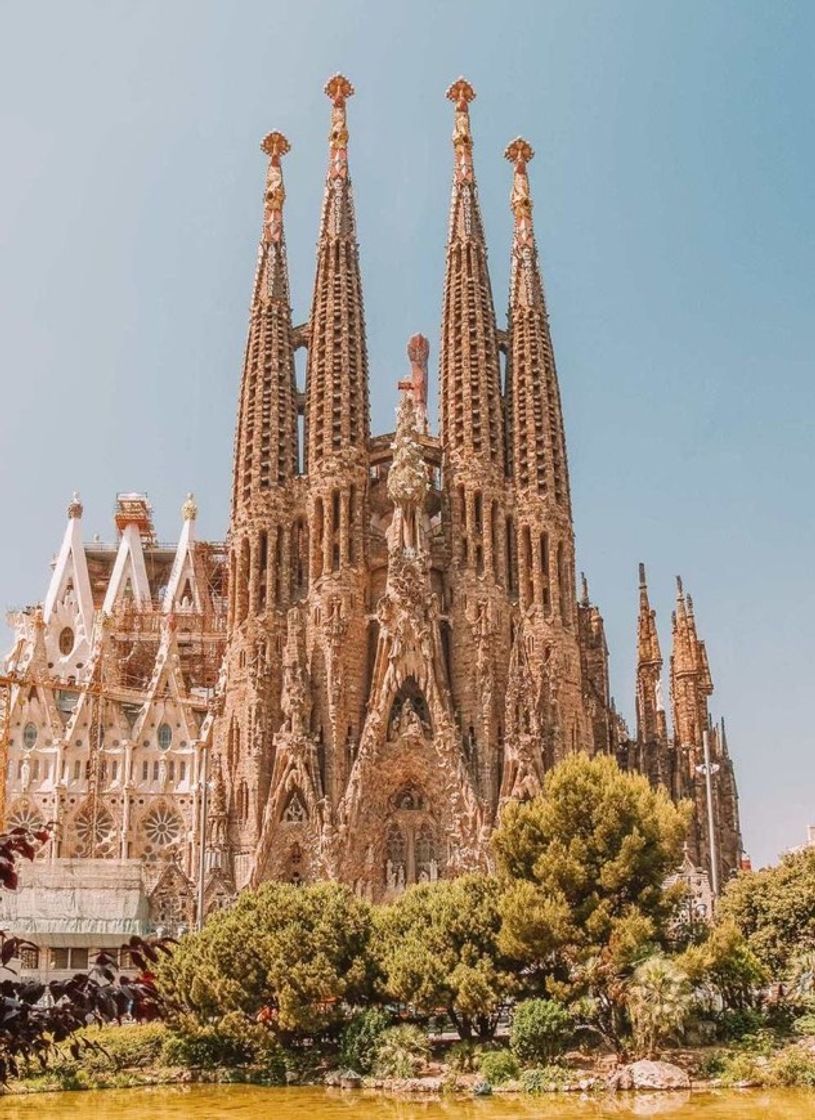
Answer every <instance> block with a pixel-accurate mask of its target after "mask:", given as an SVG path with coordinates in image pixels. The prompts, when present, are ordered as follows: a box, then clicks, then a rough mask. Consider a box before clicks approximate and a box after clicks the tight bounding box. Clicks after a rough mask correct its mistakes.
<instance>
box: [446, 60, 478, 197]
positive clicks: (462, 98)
mask: <svg viewBox="0 0 815 1120" xmlns="http://www.w3.org/2000/svg"><path fill="white" fill-rule="evenodd" d="M446 97H447V100H448V101H452V102H453V103H454V105H455V107H456V119H455V124H454V125H453V147H454V148H455V152H456V182H457V183H463V182H468V181H470V180H472V177H473V137H472V133H471V132H470V110H469V108H468V105H469V103H470V102H471V101H475V90H474V89H473V87H472V86H471V85H470V83H469V82H468V81H467V79H466V78H457V79H456V80H455V81H454V82H453V84H452V85H451V86H450V88H449V89H448V90H447V94H446Z"/></svg>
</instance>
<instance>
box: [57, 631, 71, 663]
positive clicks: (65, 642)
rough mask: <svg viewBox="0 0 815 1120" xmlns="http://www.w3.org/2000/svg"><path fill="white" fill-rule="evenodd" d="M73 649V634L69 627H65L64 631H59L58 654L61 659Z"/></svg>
mask: <svg viewBox="0 0 815 1120" xmlns="http://www.w3.org/2000/svg"><path fill="white" fill-rule="evenodd" d="M73 648H74V632H73V630H72V629H71V627H70V626H66V627H65V629H64V630H62V631H60V635H59V652H60V653H61V654H62V655H63V657H67V656H68V654H69V653H70V652H71V650H72V649H73Z"/></svg>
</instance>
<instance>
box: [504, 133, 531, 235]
mask: <svg viewBox="0 0 815 1120" xmlns="http://www.w3.org/2000/svg"><path fill="white" fill-rule="evenodd" d="M534 158H535V153H534V151H533V149H532V145H531V144H530V143H529V142H528V141H527V140H524V139H523V137H522V136H516V138H515V139H514V140H513V141H511V143H509V144H508V145H507V147H506V150H505V152H504V159H507V160H509V162H510V163H511V164H512V165H513V167H514V168H515V174H514V176H513V179H512V194H511V196H510V208H511V210H512V213H513V214H514V215H515V232H516V235H517V234H521V235H522V236H523V237H524V239H529V238H530V237H531V236H532V224H531V223H532V196H531V194H530V193H529V176H528V175H527V173H526V165H527V164H528V163H529V161H530V160H531V159H534Z"/></svg>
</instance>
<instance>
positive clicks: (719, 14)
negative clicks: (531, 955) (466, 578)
mask: <svg viewBox="0 0 815 1120" xmlns="http://www.w3.org/2000/svg"><path fill="white" fill-rule="evenodd" d="M0 21H1V23H0V25H2V27H3V29H4V30H3V36H2V43H0V136H1V137H2V151H3V155H4V160H3V173H2V175H0V377H1V378H2V396H0V477H1V478H2V480H3V489H4V501H3V517H2V525H3V531H2V538H0V604H2V605H3V606H19V605H22V604H24V603H29V602H33V601H36V600H39V599H41V598H42V597H43V596H44V594H45V590H46V586H47V581H48V576H49V568H48V565H49V561H50V558H51V557H52V555H53V553H54V552H55V551H56V549H57V547H58V545H59V541H60V538H61V535H62V532H63V528H64V519H65V506H66V503H67V501H68V498H69V495H70V492H71V490H72V489H78V490H79V491H80V492H81V494H82V498H83V501H84V504H85V521H84V528H85V532H86V536H87V537H90V535H92V534H93V533H96V532H98V533H100V534H101V535H102V537H103V538H104V539H112V536H113V525H112V511H113V502H114V497H115V494H116V492H117V491H119V490H146V491H147V492H148V493H149V495H150V499H151V501H152V503H153V506H154V510H155V518H156V523H157V527H158V532H159V536H160V537H161V538H162V539H174V538H175V536H176V535H177V533H178V531H179V527H180V514H179V508H180V505H181V502H182V500H183V497H184V494H185V493H186V491H188V490H194V491H195V493H196V495H197V497H198V501H199V505H200V509H201V513H200V520H199V527H200V532H201V534H202V535H208V536H211V537H218V538H220V537H222V536H223V535H224V533H225V530H226V524H227V517H228V494H229V478H230V469H231V451H232V437H233V429H234V416H235V407H236V400H237V389H238V382H239V377H240V367H241V359H242V350H243V345H244V336H245V330H246V322H247V307H248V300H249V294H250V289H251V281H252V275H253V272H254V263H255V254H256V245H257V239H258V234H259V231H260V221H261V200H262V191H263V178H264V157H263V156H262V155H261V153H260V151H259V147H258V144H259V141H260V138H261V137H262V136H263V135H264V134H265V133H266V132H268V131H269V130H270V129H272V128H280V129H281V130H282V131H284V132H285V133H286V135H287V136H288V137H289V139H290V140H291V142H292V148H293V150H292V153H291V155H290V156H288V157H287V159H286V161H285V165H284V174H285V178H286V187H287V193H288V197H287V202H286V215H285V220H286V235H287V242H288V251H289V264H290V269H291V279H292V289H293V302H294V315H295V321H296V322H301V321H303V320H305V319H306V318H307V315H308V302H309V297H310V291H311V284H312V280H313V270H314V245H315V241H316V236H317V222H318V212H319V205H320V198H321V193H322V181H323V176H324V172H325V162H326V138H327V132H328V122H329V103H328V101H327V99H326V98H325V97H324V96H323V94H322V87H323V84H324V82H325V80H326V78H327V77H328V76H329V75H330V74H332V73H334V72H335V71H337V70H342V71H343V72H344V73H346V74H347V75H348V77H349V78H350V79H351V81H352V82H353V83H354V85H355V86H356V90H357V95H356V96H355V97H354V98H353V100H352V101H351V102H350V103H349V125H350V136H351V138H350V147H349V153H350V166H351V174H352V178H353V182H354V190H355V198H356V208H357V219H358V228H359V238H360V244H361V258H362V272H363V283H364V286H365V299H366V319H367V327H368V347H369V354H370V361H371V402H372V427H373V430H374V431H375V432H376V431H386V430H390V429H391V428H392V426H393V416H394V407H395V403H396V390H395V382H396V380H397V379H398V378H399V377H400V376H402V375H403V374H404V371H405V368H406V359H405V344H406V341H407V338H408V337H409V335H410V334H412V333H414V332H416V331H421V332H423V333H424V334H426V335H427V336H428V337H429V339H430V342H431V369H432V370H433V378H432V385H431V397H433V398H435V395H436V392H437V387H436V377H435V363H436V361H437V358H438V330H439V320H440V313H441V282H442V270H443V261H444V242H445V235H446V222H447V206H448V200H449V183H450V173H451V148H450V131H451V126H452V108H451V106H450V105H449V103H448V102H446V101H445V99H444V91H445V89H446V87H447V85H448V84H449V83H450V82H451V81H452V80H453V79H454V78H456V77H457V76H458V75H459V74H464V75H466V77H468V78H469V79H470V81H471V82H472V83H473V85H474V86H475V88H476V90H477V93H478V98H477V100H476V102H475V103H474V105H473V106H472V108H471V115H472V123H473V132H474V137H475V165H476V174H477V178H478V182H479V189H480V196H481V205H482V210H483V213H484V222H485V227H486V231H487V237H488V240H489V245H490V265H491V272H492V282H493V289H494V295H495V303H496V309H497V311H498V314H499V320H503V316H504V309H505V307H506V301H507V276H508V263H509V248H510V235H511V227H512V218H511V214H510V212H509V206H508V199H509V190H510V185H511V170H510V167H509V165H508V164H507V163H506V162H505V161H504V160H503V159H502V158H501V155H502V152H503V149H504V147H505V145H506V144H507V142H508V141H509V140H510V139H511V138H513V137H514V136H516V135H518V134H519V133H520V134H522V135H524V136H526V138H527V139H528V140H530V142H531V143H532V145H533V146H534V148H535V149H536V151H537V157H536V159H535V160H534V162H533V163H532V164H531V165H530V179H531V185H532V190H533V196H534V199H535V204H536V206H535V224H536V232H537V237H538V243H539V247H540V251H541V257H542V262H543V268H544V274H545V277H544V278H545V283H546V288H547V297H548V303H549V312H550V316H551V321H552V330H553V336H554V343H555V350H556V354H557V361H558V371H559V376H560V384H561V390H562V394H563V401H564V412H565V419H566V432H567V440H568V446H569V461H570V469H571V480H572V499H573V506H574V518H575V531H576V536H577V559H578V567H579V568H581V569H584V570H585V571H586V572H587V574H588V576H589V581H590V586H591V593H592V597H593V599H595V600H596V601H597V602H598V604H599V605H600V607H601V609H602V611H603V613H604V615H605V619H606V625H607V631H608V640H609V646H610V650H611V667H612V684H613V690H614V692H615V695H616V697H617V702H618V706H619V707H620V708H621V710H622V711H623V712H624V713H625V715H626V716H627V717H628V718H629V720H630V721H631V722H632V723H633V669H634V654H635V623H636V611H637V591H636V588H637V562H638V561H640V560H643V561H645V563H646V564H647V567H648V574H649V584H650V589H651V599H652V603H653V605H654V606H655V607H656V609H657V612H658V623H659V626H660V636H661V640H662V652H663V656H664V657H665V660H666V666H667V659H668V656H669V653H670V612H671V609H672V606H673V597H674V576H675V574H676V573H681V574H682V575H683V577H684V579H685V584H686V586H687V588H688V589H689V590H690V591H691V593H692V594H693V597H694V602H695V606H696V614H697V620H698V624H699V628H700V632H701V635H702V637H704V638H705V639H706V641H707V646H708V653H709V657H710V663H711V668H712V671H713V677H714V683H715V685H716V691H715V693H714V696H713V698H712V708H713V713H714V715H715V716H716V717H718V716H719V715H720V714H724V715H725V717H726V719H727V722H728V738H729V742H730V746H731V750H732V753H733V755H734V759H735V763H736V768H737V778H738V781H739V786H740V791H741V807H742V826H743V831H744V838H745V843H746V846H747V848H748V850H749V851H750V852H751V853H752V855H753V857H754V860H755V862H757V863H765V862H768V861H769V860H771V859H773V858H774V857H775V855H776V854H777V852H778V851H779V849H781V848H783V847H787V846H790V845H793V844H797V843H801V842H802V841H803V839H804V835H805V828H806V825H807V824H808V823H810V822H815V734H813V711H812V696H813V684H812V682H813V671H814V669H815V609H814V608H815V594H813V579H814V577H813V556H814V555H815V519H814V518H813V487H812V481H813V469H814V468H815V451H814V450H813V438H812V426H813V415H814V414H815V389H814V388H813V384H814V382H815V378H813V354H814V353H815V317H814V316H813V311H814V310H815V280H814V279H813V277H815V268H814V267H813V265H814V264H815V260H814V259H813V258H814V257H815V216H814V214H815V208H813V187H812V184H813V178H815V154H814V153H815V145H813V131H815V130H814V129H813V124H815V68H813V65H812V44H813V42H815V5H812V4H811V3H800V4H799V3H791V2H786V3H764V4H756V3H752V2H750V0H740V2H738V3H726V2H720V3H710V4H701V3H696V4H688V3H687V2H684V3H667V2H660V0H649V2H647V3H640V2H637V0H630V2H627V3H615V2H613V0H607V2H604V3H586V2H583V3H580V2H578V3H575V2H573V0H569V2H564V3H560V2H541V0H533V2H525V0H517V2H515V3H513V4H512V5H511V6H508V5H504V4H499V3H497V2H496V3H489V4H487V3H479V2H470V3H461V2H460V0H457V2H448V0H435V2H432V3H431V2H428V0H413V2H411V3H409V4H408V3H395V2H389V3H381V2H376V3H369V2H359V3H350V2H341V0H336V2H333V3H315V2H310V0H299V2H298V3H297V4H281V3H278V2H273V0H263V2H255V0H243V2H242V3H240V4H229V3H226V2H223V3H208V2H205V0H195V2H186V0H170V2H163V3H157V2H152V0H141V2H140V3H138V4H134V3H125V2H119V0H110V2H104V3H103V2H101V0H99V2H97V3H91V2H88V0H72V2H71V3H70V4H64V3H57V2H52V3H46V2H40V3H32V4H21V3H19V2H18V0H17V2H13V3H4V2H0ZM434 405H435V399H434ZM4 644H5V642H4ZM666 681H667V678H666ZM666 695H667V687H666Z"/></svg>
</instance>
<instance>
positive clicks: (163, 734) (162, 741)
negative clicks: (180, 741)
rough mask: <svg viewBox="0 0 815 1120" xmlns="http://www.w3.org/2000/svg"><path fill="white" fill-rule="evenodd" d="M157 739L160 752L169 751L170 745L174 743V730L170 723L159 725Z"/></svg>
mask: <svg viewBox="0 0 815 1120" xmlns="http://www.w3.org/2000/svg"><path fill="white" fill-rule="evenodd" d="M156 739H157V740H158V745H159V750H162V751H166V750H169V748H170V744H171V743H172V741H173V729H172V727H170V725H169V723H160V724H159V726H158V731H157V733H156Z"/></svg>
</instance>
